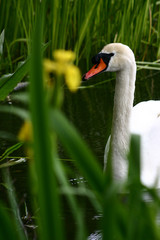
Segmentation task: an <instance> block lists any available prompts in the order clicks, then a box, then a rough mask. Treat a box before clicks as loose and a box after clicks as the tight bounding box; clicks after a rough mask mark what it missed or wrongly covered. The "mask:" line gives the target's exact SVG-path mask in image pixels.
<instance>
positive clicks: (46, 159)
mask: <svg viewBox="0 0 160 240" xmlns="http://www.w3.org/2000/svg"><path fill="white" fill-rule="evenodd" d="M42 4H44V2H43V3H42ZM43 7H44V6H43ZM42 24H43V10H42V11H41V14H39V18H38V16H37V22H36V28H35V32H34V38H33V46H32V59H31V82H30V84H31V86H30V97H31V106H30V107H31V115H32V124H33V136H34V161H35V174H36V176H37V180H38V193H37V198H38V205H39V207H40V213H39V229H40V232H39V238H40V239H45V240H47V239H48V240H50V239H59V240H60V239H62V238H63V237H62V235H63V231H62V228H61V223H60V219H59V218H60V216H59V213H60V212H59V197H58V193H57V191H58V190H57V183H56V179H55V174H54V171H53V159H52V152H51V139H50V134H49V119H48V107H47V105H46V104H45V100H46V99H45V93H44V89H43V79H42V52H41V42H42Z"/></svg>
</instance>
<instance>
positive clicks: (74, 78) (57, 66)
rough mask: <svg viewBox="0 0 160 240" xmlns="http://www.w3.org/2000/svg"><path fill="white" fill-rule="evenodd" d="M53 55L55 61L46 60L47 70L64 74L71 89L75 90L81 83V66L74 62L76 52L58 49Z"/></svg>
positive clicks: (45, 67) (45, 66)
mask: <svg viewBox="0 0 160 240" xmlns="http://www.w3.org/2000/svg"><path fill="white" fill-rule="evenodd" d="M53 56H54V59H55V61H51V60H49V59H45V60H44V69H45V72H47V73H48V74H49V73H52V72H53V73H56V74H57V75H64V78H65V81H66V84H67V86H68V88H69V90H70V91H72V92H75V91H76V90H77V89H78V87H79V86H80V83H81V74H80V71H79V68H78V67H76V66H75V65H74V64H73V61H74V60H75V54H74V53H73V52H72V51H65V50H56V51H55V52H54V53H53Z"/></svg>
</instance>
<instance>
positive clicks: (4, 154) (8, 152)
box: [0, 142, 23, 161]
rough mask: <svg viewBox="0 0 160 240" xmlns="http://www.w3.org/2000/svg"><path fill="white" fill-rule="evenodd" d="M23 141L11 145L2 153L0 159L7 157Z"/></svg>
mask: <svg viewBox="0 0 160 240" xmlns="http://www.w3.org/2000/svg"><path fill="white" fill-rule="evenodd" d="M22 145H23V143H21V142H20V143H16V144H14V145H13V146H11V147H9V148H7V149H6V151H5V152H4V153H3V154H2V156H1V159H0V161H3V160H4V159H5V158H6V157H8V156H9V155H10V154H11V153H13V152H14V151H16V150H17V149H19V148H20V147H21V146H22Z"/></svg>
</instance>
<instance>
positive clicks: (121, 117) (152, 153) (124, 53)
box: [83, 43, 160, 187]
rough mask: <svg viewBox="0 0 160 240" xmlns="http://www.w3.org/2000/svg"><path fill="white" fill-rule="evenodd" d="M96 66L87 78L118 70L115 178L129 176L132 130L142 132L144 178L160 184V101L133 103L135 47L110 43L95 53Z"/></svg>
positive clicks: (113, 142)
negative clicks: (133, 48)
mask: <svg viewBox="0 0 160 240" xmlns="http://www.w3.org/2000/svg"><path fill="white" fill-rule="evenodd" d="M92 62H93V63H94V66H93V67H92V68H91V70H90V71H89V72H87V73H86V74H85V75H84V77H83V79H84V80H87V79H89V78H91V77H93V76H95V75H97V74H99V73H101V72H116V86H115V95H114V108H113V121H112V129H111V142H110V143H109V141H108V143H107V145H106V146H107V147H106V149H108V146H109V145H110V144H111V149H112V165H113V174H114V177H115V179H118V180H119V179H123V180H125V178H126V176H127V173H128V166H127V160H126V159H125V156H126V153H127V151H128V147H129V137H130V133H135V134H140V136H141V182H142V183H143V184H145V185H146V186H148V187H151V186H156V187H160V101H147V102H141V103H139V104H137V105H136V106H135V107H133V100H134V91H135V80H136V63H135V57H134V54H133V52H132V50H131V49H130V48H129V47H128V46H126V45H123V44H121V43H111V44H108V45H106V46H105V47H104V48H103V49H102V50H101V52H99V53H98V54H97V55H96V56H95V57H93V59H92Z"/></svg>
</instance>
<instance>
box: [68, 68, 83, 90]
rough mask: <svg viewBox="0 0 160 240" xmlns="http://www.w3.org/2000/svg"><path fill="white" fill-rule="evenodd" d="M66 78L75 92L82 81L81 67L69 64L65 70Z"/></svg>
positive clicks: (69, 86)
mask: <svg viewBox="0 0 160 240" xmlns="http://www.w3.org/2000/svg"><path fill="white" fill-rule="evenodd" d="M65 80H66V84H67V86H68V88H69V90H70V91H72V92H75V91H76V90H77V89H78V87H79V86H80V83H81V74H80V71H79V68H78V67H76V66H74V65H68V66H67V68H66V71H65Z"/></svg>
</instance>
